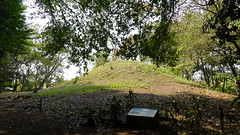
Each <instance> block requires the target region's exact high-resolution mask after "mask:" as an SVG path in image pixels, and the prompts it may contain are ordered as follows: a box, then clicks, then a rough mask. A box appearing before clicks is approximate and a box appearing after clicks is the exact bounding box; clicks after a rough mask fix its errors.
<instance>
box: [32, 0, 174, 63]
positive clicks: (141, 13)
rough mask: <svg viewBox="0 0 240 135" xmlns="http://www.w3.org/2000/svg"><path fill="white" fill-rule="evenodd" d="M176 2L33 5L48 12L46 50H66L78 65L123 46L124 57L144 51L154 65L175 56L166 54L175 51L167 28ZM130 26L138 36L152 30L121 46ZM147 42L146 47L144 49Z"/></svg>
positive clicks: (126, 0) (40, 2)
mask: <svg viewBox="0 0 240 135" xmlns="http://www.w3.org/2000/svg"><path fill="white" fill-rule="evenodd" d="M177 2H178V1H171V2H169V1H168V0H161V1H144V2H143V1H130V0H117V1H112V0H104V1H99V0H91V1H88V2H86V1H84V0H83V1H60V0H56V1H54V2H49V1H45V0H37V1H36V3H37V6H39V7H41V8H43V10H44V13H43V15H45V14H47V15H49V16H50V22H49V23H48V27H47V29H46V32H44V35H45V36H44V37H45V38H44V42H45V43H46V44H47V53H53V54H54V53H56V52H59V51H67V52H68V53H70V60H71V61H72V62H74V63H77V64H79V65H80V64H84V65H86V64H87V60H91V59H92V56H93V55H95V54H98V53H103V54H105V55H106V56H108V55H109V54H110V53H111V52H112V51H116V50H118V49H117V48H121V50H123V48H124V47H125V48H126V49H127V50H123V51H127V52H128V54H129V55H128V56H126V57H128V58H132V59H136V57H137V56H138V55H147V56H150V57H151V58H152V59H153V60H154V62H155V63H156V64H158V65H159V64H160V63H162V62H163V63H166V64H169V65H174V63H175V60H171V58H172V59H175V58H176V57H175V56H170V55H173V54H175V50H176V49H174V47H172V46H173V44H172V43H173V42H172V41H173V40H172V39H173V38H172V36H173V34H171V32H170V31H168V26H169V24H170V23H171V20H172V18H173V16H174V13H175V5H176V4H177ZM155 18H158V19H155ZM149 20H151V21H149ZM134 29H137V30H138V31H139V32H140V33H142V34H141V36H140V37H139V38H138V39H148V38H151V32H152V31H154V30H156V33H155V36H153V37H152V38H153V39H152V40H151V39H150V40H149V41H147V44H145V43H144V42H142V41H137V42H136V43H135V44H131V45H129V46H127V47H126V46H124V45H123V43H124V42H125V41H127V39H128V35H129V33H130V32H131V31H132V30H134ZM162 32H163V33H162ZM158 34H161V36H159V35H158ZM170 42H171V43H170ZM140 44H141V45H140ZM111 45H114V47H111ZM139 45H140V46H139ZM147 46H149V48H150V49H147V48H148V47H147ZM131 48H133V49H131ZM155 49H156V50H155ZM123 51H122V52H123ZM129 51H130V53H129ZM150 51H151V52H150ZM155 51H157V52H155ZM161 51H162V53H160V52H161ZM119 52H121V51H119ZM159 53H160V54H159ZM119 54H121V55H125V54H124V53H119ZM152 54H153V55H152ZM168 54H169V55H168ZM163 56H165V57H163ZM157 57H158V58H157ZM105 58H106V57H105Z"/></svg>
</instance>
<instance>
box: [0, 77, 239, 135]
mask: <svg viewBox="0 0 240 135" xmlns="http://www.w3.org/2000/svg"><path fill="white" fill-rule="evenodd" d="M132 91H133V92H134V98H133V99H134V100H135V101H134V103H133V104H131V105H129V104H126V103H125V104H124V103H123V102H122V101H125V100H127V99H128V98H126V97H127V95H129V94H128V92H129V90H109V91H99V92H95V93H84V94H81V95H73V94H70V95H66V96H57V97H56V96H55V97H42V98H40V97H37V96H34V95H29V94H28V93H14V94H10V93H2V94H0V135H21V134H22V135H28V134H29V135H30V134H32V135H33V134H34V135H85V134H86V135H105V134H109V135H146V134H149V135H155V134H156V135H158V134H162V135H165V134H221V133H222V128H221V125H222V124H221V118H220V114H221V112H220V111H219V107H221V108H223V111H224V114H226V115H224V116H225V117H223V120H224V132H225V133H226V134H236V135H237V134H240V126H239V123H240V119H239V118H240V117H239V116H240V113H239V112H240V111H239V108H234V107H232V108H231V107H230V104H231V102H232V100H233V99H234V98H235V96H233V95H229V94H225V93H219V92H216V91H210V90H207V89H203V88H198V87H194V86H189V85H185V84H176V83H172V84H171V82H168V83H167V84H166V85H164V84H154V85H152V87H149V88H135V89H132ZM114 96H115V97H117V100H113V97H114ZM118 101H119V102H118ZM113 103H119V104H121V112H120V113H119V115H118V118H119V119H118V120H119V123H117V124H116V123H113V122H112V121H111V120H110V119H111V118H110V113H109V111H108V110H109V104H113ZM174 105H175V106H174ZM196 105H198V109H199V110H198V111H199V112H201V117H200V116H199V117H197V116H198V114H197V115H194V114H191V111H190V110H191V109H193V108H194V107H195V106H196ZM131 107H145V108H157V109H159V113H160V118H159V127H158V128H154V129H129V128H128V126H127V125H126V114H127V112H128V111H129V109H131ZM178 109H179V110H178ZM186 110H188V111H186ZM103 112H104V113H103ZM231 113H233V114H234V115H230V114H231ZM187 114H190V117H186V116H187ZM228 116H229V117H228ZM233 117H234V118H233Z"/></svg>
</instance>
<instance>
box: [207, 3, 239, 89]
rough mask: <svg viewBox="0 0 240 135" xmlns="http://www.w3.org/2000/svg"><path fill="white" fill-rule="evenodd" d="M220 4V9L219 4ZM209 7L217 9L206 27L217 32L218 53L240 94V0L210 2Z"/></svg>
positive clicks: (214, 37) (215, 37) (215, 36)
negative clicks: (239, 67) (229, 71)
mask: <svg viewBox="0 0 240 135" xmlns="http://www.w3.org/2000/svg"><path fill="white" fill-rule="evenodd" d="M219 3H220V6H219V7H218V6H217V4H219ZM207 6H209V7H216V8H215V12H212V13H213V16H212V17H211V18H209V19H208V23H207V25H206V26H209V27H208V28H210V29H212V30H214V31H215V35H214V36H213V39H215V40H216V41H218V48H216V49H218V53H219V55H221V56H222V58H223V61H224V62H225V63H227V65H228V67H229V69H230V70H231V72H232V75H233V77H234V80H235V84H236V88H237V92H238V94H240V76H239V75H240V73H239V70H237V68H238V65H239V61H240V45H239V41H240V38H239V37H240V36H239V31H240V27H239V25H238V24H239V22H240V20H239V19H240V2H239V0H230V1H229V0H222V1H218V0H209V2H208V3H207Z"/></svg>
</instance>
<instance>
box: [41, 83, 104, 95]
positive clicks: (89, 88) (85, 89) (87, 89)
mask: <svg viewBox="0 0 240 135" xmlns="http://www.w3.org/2000/svg"><path fill="white" fill-rule="evenodd" d="M107 88H108V87H106V86H94V85H85V86H72V87H63V88H61V87H60V88H52V89H46V90H40V91H39V92H38V93H37V95H39V96H61V95H67V94H71V93H76V94H83V93H93V92H96V91H102V90H106V89H107Z"/></svg>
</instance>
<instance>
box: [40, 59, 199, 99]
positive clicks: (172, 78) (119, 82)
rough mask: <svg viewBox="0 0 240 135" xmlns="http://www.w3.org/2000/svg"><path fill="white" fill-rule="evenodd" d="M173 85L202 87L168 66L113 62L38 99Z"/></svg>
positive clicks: (65, 83) (63, 84)
mask: <svg viewBox="0 0 240 135" xmlns="http://www.w3.org/2000/svg"><path fill="white" fill-rule="evenodd" d="M171 82H176V83H182V84H187V85H194V86H200V87H202V86H201V85H200V84H198V83H197V82H194V81H188V80H186V79H183V78H181V77H179V76H177V75H176V74H175V73H174V71H173V69H172V68H171V67H168V66H160V67H157V66H155V65H152V64H146V63H142V62H137V61H112V62H109V63H106V64H105V65H102V66H98V67H96V68H94V70H92V71H90V72H88V73H87V74H86V75H84V76H80V77H77V78H75V79H72V80H70V81H66V82H63V83H61V84H59V85H57V86H55V87H54V88H52V89H49V90H43V91H39V93H38V95H40V96H42V95H47V96H57V95H66V94H70V93H74V94H82V93H92V92H96V91H102V90H109V89H111V90H124V89H133V88H149V86H151V85H152V84H154V83H164V84H165V85H166V84H168V83H171Z"/></svg>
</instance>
